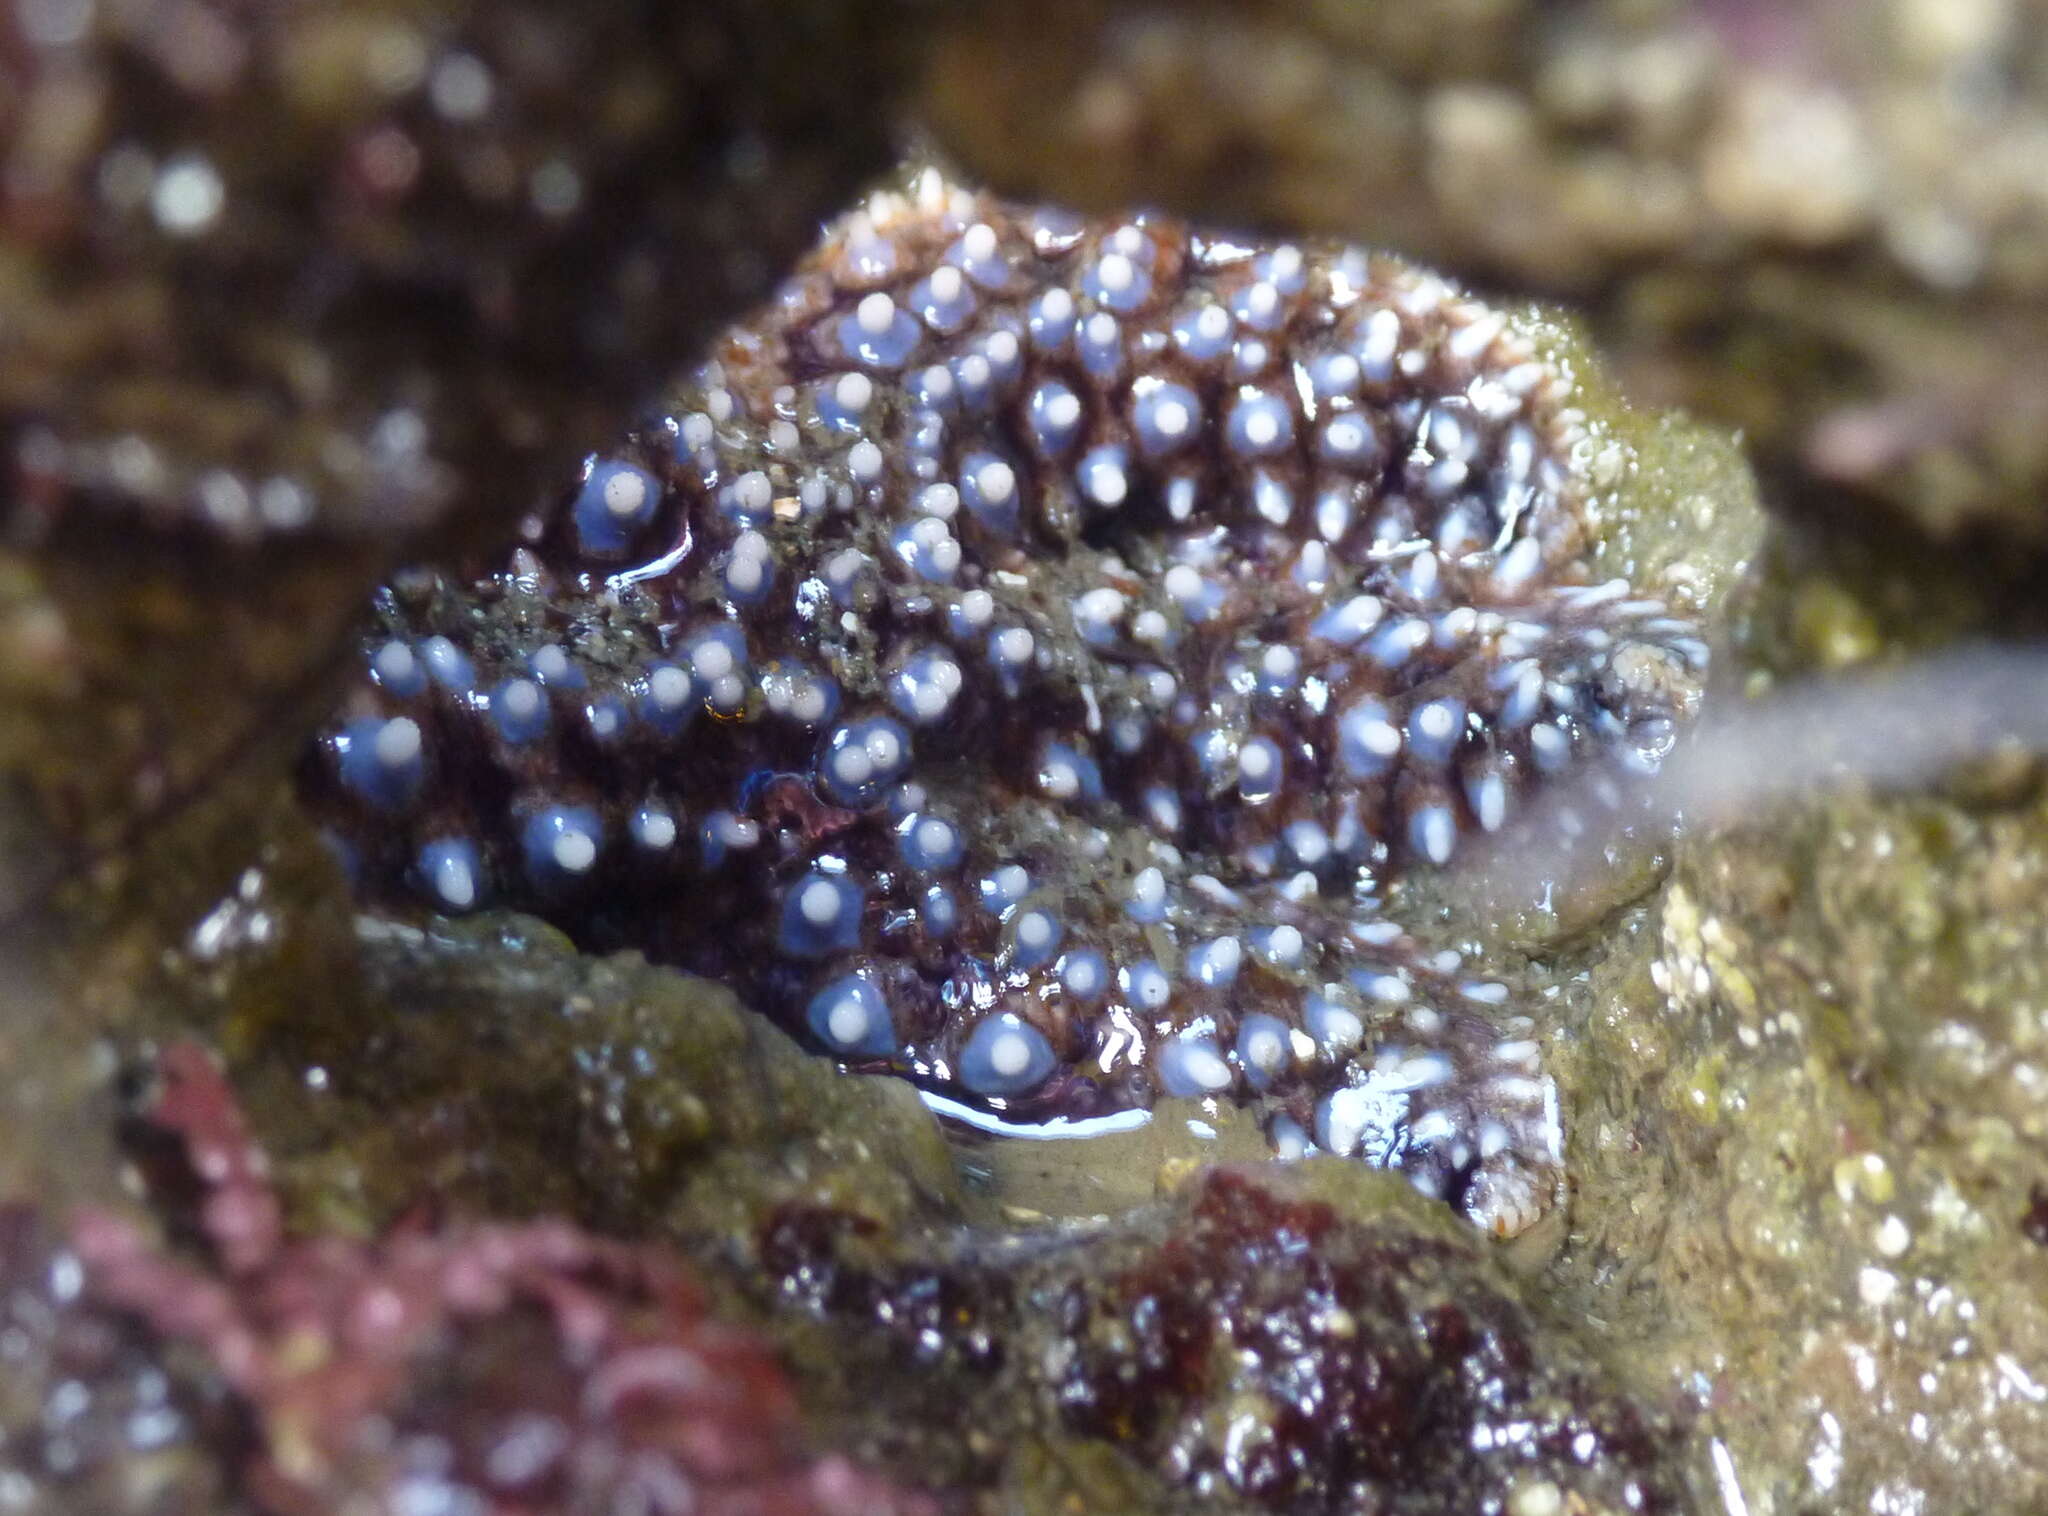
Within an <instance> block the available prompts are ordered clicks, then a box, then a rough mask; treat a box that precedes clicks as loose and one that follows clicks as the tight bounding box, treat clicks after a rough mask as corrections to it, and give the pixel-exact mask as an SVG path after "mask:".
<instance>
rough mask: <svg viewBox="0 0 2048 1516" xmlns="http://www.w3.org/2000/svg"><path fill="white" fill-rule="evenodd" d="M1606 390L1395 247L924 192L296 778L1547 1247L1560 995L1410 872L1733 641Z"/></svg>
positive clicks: (542, 886)
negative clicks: (1642, 509)
mask: <svg viewBox="0 0 2048 1516" xmlns="http://www.w3.org/2000/svg"><path fill="white" fill-rule="evenodd" d="M1574 400H1575V397H1574V380H1573V377H1572V376H1571V374H1570V373H1569V372H1568V371H1567V370H1566V369H1564V368H1562V367H1560V366H1558V365H1557V364H1555V363H1553V362H1552V361H1550V360H1549V359H1547V358H1546V357H1545V355H1544V350H1543V348H1542V346H1541V345H1540V343H1539V342H1538V341H1537V340H1536V338H1535V337H1534V336H1533V335H1532V334H1531V332H1530V330H1529V329H1528V328H1526V327H1525V326H1524V325H1522V324H1519V323H1518V322H1516V321H1514V320H1510V319H1509V318H1508V317H1507V316H1505V315H1503V314H1501V313H1499V312H1496V311H1493V310H1490V309H1488V308H1487V307H1486V306H1484V305H1482V304H1480V303H1478V302H1477V301H1475V300H1473V299H1471V298H1469V297H1467V296H1465V295H1463V294H1461V293H1460V292H1458V291H1457V290H1456V289H1454V288H1453V287H1452V286H1451V285H1449V284H1447V283H1446V282H1444V281H1443V280H1441V279H1439V278H1437V277H1435V276H1433V275H1431V274H1428V273H1425V272H1422V271H1419V270H1417V269H1415V268H1413V267H1410V266H1408V265H1405V264H1403V263H1401V262H1399V261H1397V260H1394V259H1391V258H1387V257H1382V256H1376V255H1371V254H1368V253H1365V252H1363V251H1360V250H1358V249H1355V248H1347V247H1336V246H1296V245H1291V244H1273V245H1263V246H1251V245H1244V244H1241V243H1239V242H1236V241H1233V240H1230V239H1229V238H1226V237H1222V236H1218V235H1212V234H1210V233H1206V232H1203V231H1200V230H1195V229H1191V228H1189V227H1187V226H1184V225H1182V224H1180V223H1179V222H1176V221H1174V220H1171V219H1169V218H1166V217H1162V216H1156V215H1140V216H1134V217H1132V218H1131V219H1129V220H1126V221H1119V222H1111V223H1104V224H1093V223H1088V222H1084V221H1081V220H1078V219H1075V218H1073V217H1070V216H1067V215H1064V214H1061V213H1059V212H1056V211H1051V210H1045V209H1034V208H1026V207H1019V206H1015V205H1011V204H1006V203H1003V202H1001V201H998V200H996V199H994V198H992V197H989V196H985V195H980V194H976V193H972V192H969V191H967V190H963V189H959V188H956V187H953V186H951V185H948V184H946V183H945V182H944V181H943V180H941V179H940V178H939V177H938V176H937V175H936V174H932V173H926V174H924V175H922V176H921V177H919V178H918V179H916V180H915V181H914V182H913V183H912V185H911V187H910V188H909V189H908V191H907V192H903V193H884V194H881V195H878V196H877V197H875V198H874V199H873V200H872V201H871V202H870V203H869V204H868V205H867V206H865V207H864V208H863V209H862V210H860V211H859V212H856V213H855V214H853V215H851V216H850V217H848V218H846V219H845V220H844V221H843V222H841V223H840V224H838V225H837V226H836V227H834V228H833V229H832V230H831V231H830V233H829V234H828V236H827V238H826V240H825V241H824V243H823V245H822V246H821V248H820V249H819V250H818V251H817V252H816V253H815V254H814V255H813V256H812V257H811V258H810V259H809V260H808V261H807V262H806V263H805V264H804V265H803V266H802V267H801V268H800V269H799V270H798V271H797V272H796V273H795V274H794V275H793V276H792V278H791V279H790V280H789V281H788V283H787V284H786V285H785V287H784V288H783V290H782V291H781V293H780V295H779V297H778V298H777V299H776V301H775V302H774V303H773V304H772V305H771V306H770V307H769V308H768V309H767V310H765V311H764V312H762V313H761V314H760V315H758V316H757V317H755V318H754V319H752V320H751V321H749V322H747V323H745V324H743V325H741V326H739V327H738V328H736V329H734V330H733V331H731V332H730V333H728V334H727V335H726V337H725V338H724V339H723V340H722V341H721V342H720V343H719V344H718V345H717V348H716V349H715V351H714V354H713V355H712V357H711V359H710V360H709V361H708V362H707V363H705V365H704V366H703V367H702V369H701V370H700V371H699V372H698V373H697V374H696V375H695V377H694V378H693V379H692V380H691V381H690V383H689V385H688V386H687V387H686V390H685V393H684V394H683V395H682V397H681V399H680V401H679V403H678V404H677V405H676V406H675V407H674V409H673V410H672V411H671V412H670V413H669V414H666V415H663V416H661V417H659V418H658V419H655V420H652V421H650V422H648V423H647V424H645V425H643V426H641V427H639V428H638V429H636V430H634V431H633V432H631V433H630V434H629V435H628V436H627V438H626V439H625V440H624V442H623V443H622V444H621V445H620V446H618V447H617V448H616V449H614V450H612V451H610V452H608V453H606V454H604V455H602V456H597V457H593V458H591V459H589V460H588V461H587V463H586V465H585V467H584V469H583V472H582V477H581V478H580V480H579V481H577V482H576V484H575V485H574V487H573V488H571V489H569V490H567V491H565V494H564V498H562V499H561V500H560V501H559V504H558V507H557V508H556V509H554V510H552V511H550V512H547V513H545V514H544V515H543V516H540V517H537V518H536V519H534V520H533V521H531V522H529V523H528V528H527V531H526V534H525V540H524V541H523V543H522V544H521V545H520V546H519V547H518V548H517V549H516V550H515V551H513V552H512V554H511V555H510V559H509V561H508V562H506V563H505V564H503V565H502V566H501V567H500V568H499V569H498V570H497V571H495V572H492V573H489V574H486V575H483V576H481V577H479V578H477V579H476V580H474V581H473V582H468V583H462V582H456V581H455V580H452V579H450V578H446V577H436V576H414V577H412V578H411V579H406V580H401V581H400V582H399V583H398V584H396V585H394V586H393V587H392V588H391V589H390V590H389V591H387V592H386V593H385V594H384V595H383V597H382V598H381V602H380V607H379V614H380V619H381V625H380V627H379V628H378V630H377V631H376V632H375V633H374V634H373V635H372V636H371V637H370V638H369V639H368V640H367V642H366V644H365V655H366V664H367V675H368V678H367V681H366V683H365V684H364V686H363V687H362V689H361V690H360V691H359V693H358V694H357V696H356V697H355V698H354V701H353V703H352V704H351V706H350V708H349V710H348V711H347V713H346V714H345V715H344V717H343V718H342V719H341V720H340V722H339V723H338V724H337V726H336V727H335V728H334V730H333V731H331V732H330V733H329V734H328V735H327V736H326V737H325V738H324V739H323V741H322V742H321V744H320V746H319V749H318V751H317V752H316V753H315V754H314V755H313V756H312V757H311V758H310V759H309V762H308V764H307V767H306V778H307V785H308V790H309V793H310V795H311V796H312V798H313V801H314V804H315V806H316V809H318V810H319V811H320V812H321V814H322V815H323V817H324V818H325V820H326V822H327V825H328V827H329V829H330V833H331V835H332V836H333V837H334V838H335V840H336V842H337V844H338V845H339V846H340V847H341V848H342V850H343V852H344V855H345V857H346V858H347V860H348V861H349V863H350V866H351V867H352V868H353V869H354V870H355V872H356V876H357V878H358V880H359V881H360V883H361V885H362V887H363V888H364V889H365V890H366V891H367V892H368V893H370V894H371V895H373V896H376V897H381V898H383V899H386V900H398V901H411V902H414V903H419V904H424V905H426V906H428V907H430V908H432V909H434V910H438V911H444V912H459V911H465V910H469V909H472V908H475V907H478V906H480V905H483V904H485V903H486V902H494V903H502V904H506V905H511V906H515V907H518V908H522V909H527V910H532V911H536V912H538V913H539V914H541V915H543V916H546V917H548V918H550V919H552V920H555V921H557V922H559V923H561V924H563V925H565V926H567V927H569V928H570V929H571V930H572V931H574V932H575V933H577V935H578V937H579V940H582V941H585V942H588V943H592V944H597V945H617V944H630V945H634V946H639V947H641V948H643V949H645V950H646V951H647V952H648V953H649V954H650V955H651V956H654V957H657V958H659V959H662V960H664V961H667V962H671V963H675V964H678V965H681V966H683V967H686V968H689V969H692V970H695V971H698V972H701V973H707V974H711V975H713V976H716V977H718V978H721V979H724V980H726V981H728V982H730V983H731V984H733V985H734V986H735V987H736V988H737V989H738V990H739V991H740V992H741V993H742V994H743V995H744V996H745V997H746V998H747V999H748V1000H749V1001H750V1003H752V1004H753V1005H755V1006H757V1007H759V1008H761V1009H762V1010H764V1011H767V1012H769V1013H770V1014H773V1015H776V1016H778V1017H779V1018H781V1019H783V1020H784V1021H785V1022H786V1023H788V1024H790V1025H792V1026H793V1027H797V1028H799V1029H802V1030H803V1031H805V1032H806V1033H807V1035H808V1036H809V1037H810V1038H811V1039H812V1040H813V1041H814V1043H815V1044H816V1045H818V1046H820V1047H822V1048H824V1049H827V1050H829V1051H831V1052H832V1053H834V1054H836V1055H837V1056H838V1057H839V1058H841V1059H842V1060H843V1061H845V1062H846V1063H848V1064H849V1065H853V1066H857V1067H861V1068H870V1069H893V1070H897V1071H900V1072H904V1073H907V1074H909V1075H910V1076H912V1077H913V1078H915V1079H916V1080H917V1081H918V1082H919V1083H920V1084H921V1085H922V1086H924V1087H925V1088H926V1089H927V1090H928V1091H931V1092H933V1093H934V1094H935V1095H937V1096H939V1097H942V1098H943V1100H944V1101H946V1102H948V1103H949V1104H948V1108H950V1109H953V1110H955V1111H973V1112H979V1113H982V1114H983V1116H984V1118H985V1119H986V1118H993V1119H989V1120H988V1124H991V1125H995V1126H998V1127H1000V1126H1003V1125H1006V1124H1014V1123H1024V1122H1043V1121H1046V1120H1048V1119H1052V1118H1060V1117H1065V1118H1084V1117H1088V1118H1092V1117H1099V1116H1103V1115H1105V1113H1115V1112H1121V1111H1132V1110H1140V1109H1144V1108H1149V1107H1150V1106H1151V1104H1152V1103H1153V1102H1154V1101H1155V1100H1156V1099H1157V1098H1159V1097H1161V1096H1184V1097H1197V1098H1232V1099H1237V1100H1241V1101H1256V1102H1258V1103H1259V1105H1260V1106H1261V1109H1262V1113H1263V1118H1264V1120H1265V1121H1266V1123H1267V1129H1268V1131H1269V1132H1270V1133H1271V1135H1272V1137H1273V1139H1274V1142H1275V1144H1276V1146H1277V1147H1278V1148H1279V1149H1280V1150H1281V1151H1283V1152H1298V1151H1302V1150H1304V1149H1306V1148H1308V1147H1311V1146H1313V1147H1315V1148H1319V1149H1322V1150H1327V1151H1331V1152H1335V1153H1339V1154H1355V1155H1359V1156H1362V1157H1364V1158H1365V1159H1367V1160H1368V1161H1371V1162H1373V1163H1376V1164H1382V1165H1389V1166H1397V1167H1399V1168H1400V1169H1401V1170H1403V1171H1405V1172H1406V1173H1407V1174H1408V1175H1409V1176H1410V1178H1411V1179H1412V1180H1413V1181H1414V1182H1415V1183H1416V1184H1417V1185H1418V1186H1420V1187H1422V1188H1423V1189H1425V1190H1427V1191H1429V1192H1431V1193H1436V1194H1441V1195H1443V1196H1444V1197H1445V1198H1447V1199H1449V1200H1451V1201H1453V1202H1454V1203H1456V1204H1458V1205H1460V1206H1461V1207H1462V1208H1463V1209H1464V1210H1465V1211H1466V1213H1467V1214H1468V1215H1471V1216H1472V1217H1474V1218H1475V1219H1476V1220H1478V1221H1480V1222H1482V1223H1483V1224H1485V1225H1487V1226H1490V1227H1492V1228H1493V1229H1494V1230H1496V1231H1500V1232H1511V1231H1514V1230H1516V1229H1518V1228H1520V1227H1522V1226H1524V1225H1526V1224H1527V1222H1528V1221H1529V1220H1531V1219H1532V1218H1533V1217H1534V1216H1535V1215H1536V1214H1538V1213H1539V1212H1540V1211H1541V1210H1542V1208H1543V1207H1544V1206H1545V1205H1546V1204H1547V1203H1548V1200H1549V1197H1550V1196H1551V1195H1552V1194H1553V1193H1554V1190H1555V1187H1556V1184H1557V1177H1558V1165H1559V1163H1560V1161H1561V1159H1560V1141H1559V1132H1558V1125H1557V1117H1556V1110H1555V1095H1554V1092H1553V1090H1552V1087H1551V1085H1550V1082H1549V1081H1548V1079H1547V1078H1546V1077H1544V1075H1543V1074H1542V1072H1541V1070H1540V1068H1539V1066H1538V1059H1537V1052H1538V1045H1537V1043H1536V1042H1535V1041H1534V1040H1533V1039H1532V1037H1531V1023H1530V1022H1529V1021H1528V1020H1527V1019H1526V1018H1519V1017H1516V1016H1514V1015H1513V1014H1512V1012H1511V1009H1510V1008H1508V1007H1506V1006H1505V1002H1506V1001H1507V999H1508V998H1509V997H1508V991H1507V989H1506V987H1505V986H1503V985H1501V984H1499V983H1496V982H1493V981H1490V980H1485V979H1479V978H1475V977H1472V976H1470V975H1469V973H1461V969H1460V961H1459V958H1458V955H1457V954H1455V953H1441V952H1439V953H1431V952H1430V951H1428V950H1427V949H1425V948H1423V947H1422V946H1420V945H1419V944H1417V943H1416V942H1415V941H1414V940H1413V939H1412V938H1410V937H1409V936H1408V935H1407V934H1406V932H1405V931H1404V930H1403V929H1402V928H1401V927H1400V926H1398V925H1397V924H1395V923H1394V922H1393V921H1391V920H1389V919H1388V918H1387V916H1386V915H1385V914H1384V913H1383V911H1382V909H1381V892H1382V891H1383V889H1384V887H1385V885H1386V884H1387V882H1388V881H1389V880H1390V878H1392V877H1393V876H1394V875H1396V874H1397V873H1398V872H1399V871H1400V870H1402V869H1404V868H1407V867H1410V866H1414V865H1421V866H1440V865H1443V864H1446V863H1448V862H1450V861H1451V860H1452V859H1453V858H1454V856H1456V855H1457V854H1458V853H1459V851H1460V850H1461V848H1463V847H1464V846H1465V845H1466V844H1467V842H1468V840H1469V839H1471V838H1474V837H1476V836H1478V835H1480V834H1484V833H1490V832H1494V831H1496V830H1498V829H1500V828H1501V827H1503V826H1504V825H1505V824H1507V823H1508V822H1509V821H1510V819H1511V817H1512V815H1513V813H1514V812H1515V811H1516V809H1517V807H1518V805H1519V804H1520V803H1521V801H1522V799H1523V797H1524V796H1525V795H1526V793H1527V792H1528V791H1529V789H1530V788H1531V786H1534V785H1538V784H1541V783H1542V782H1543V781H1544V780H1545V779H1546V777H1548V776H1552V775H1555V774H1558V773H1559V772H1561V771H1564V770H1566V769H1571V768H1581V767H1583V766H1584V765H1586V764H1588V763H1596V764H1611V765H1614V766H1616V767H1617V768H1618V769H1621V770H1629V769H1633V770H1636V771H1645V770H1648V769H1651V768H1654V767H1655V766H1656V764H1657V763H1658V762H1659V761H1660V759H1661V758H1662V756H1663V755H1664V753H1665V752H1666V751H1667V750H1668V748H1669V746H1670V744H1671V743H1672V741H1673V739H1674V736H1675V733H1676V730H1677V727H1678V724H1679V723H1680V721H1681V720H1682V719H1683V717H1684V715H1685V714H1686V713H1687V712H1688V711H1689V709H1690V706H1691V703H1692V701H1693V700H1694V698H1695V697H1696V695H1697V691H1698V687H1699V681H1700V678H1701V676H1702V674H1703V672H1704V668H1705V663H1706V647H1705V644H1704V642H1703V641H1702V640H1701V638H1700V636H1699V633H1698V630H1697V628H1696V627H1695V626H1694V625H1693V624H1692V623H1691V622H1690V621H1689V620H1687V619H1685V618H1684V617H1682V616H1680V615H1676V614H1674V613H1673V612H1672V611H1671V610H1669V609H1668V608H1667V607H1666V606H1665V605H1664V604H1663V603H1661V602H1659V601H1657V600H1654V599H1649V598H1644V597H1641V596H1639V595H1637V594H1636V593H1635V592H1634V591H1633V590H1632V589H1631V587H1630V586H1629V585H1628V584H1627V583H1625V582H1619V581H1616V582H1609V583H1604V584H1594V583H1591V582H1589V581H1590V579H1591V574H1590V570H1589V559H1590V555H1591V543H1592V533H1591V529H1590V522H1589V513H1588V511H1587V509H1586V501H1587V500H1588V498H1589V496H1590V493H1591V491H1590V488H1589V486H1588V484H1587V481H1586V478H1585V468H1586V466H1585V461H1584V458H1585V454H1586V453H1587V451H1588V449H1587V448H1586V447H1585V446H1583V445H1582V444H1583V442H1584V440H1585V436H1586V427H1585V422H1584V418H1583V416H1582V415H1581V413H1580V411H1579V410H1578V409H1576V408H1575V403H1574Z"/></svg>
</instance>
